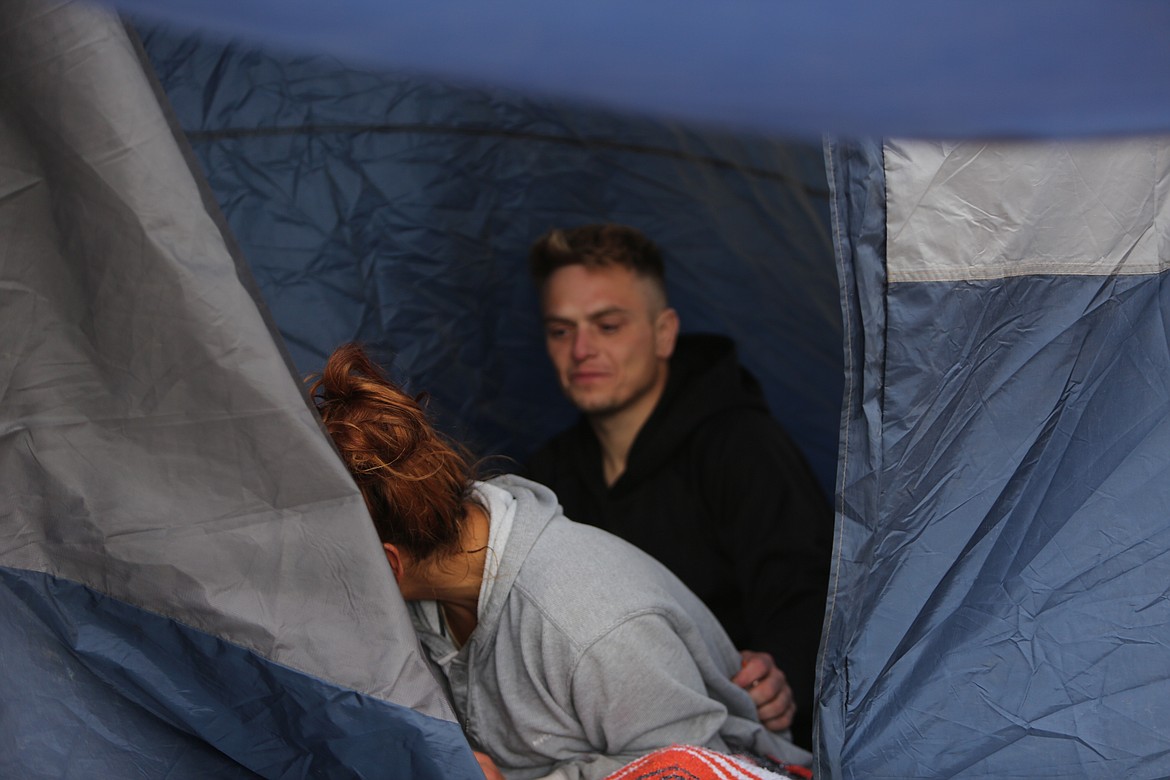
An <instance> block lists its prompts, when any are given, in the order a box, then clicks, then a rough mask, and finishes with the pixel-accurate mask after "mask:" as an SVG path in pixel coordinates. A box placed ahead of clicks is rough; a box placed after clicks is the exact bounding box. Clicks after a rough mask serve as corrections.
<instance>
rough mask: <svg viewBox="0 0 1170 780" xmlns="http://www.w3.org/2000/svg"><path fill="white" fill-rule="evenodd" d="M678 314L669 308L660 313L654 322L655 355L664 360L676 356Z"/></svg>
mask: <svg viewBox="0 0 1170 780" xmlns="http://www.w3.org/2000/svg"><path fill="white" fill-rule="evenodd" d="M678 327H679V322H678V312H676V311H675V310H674V309H672V308H670V307H669V306H668V307H666V308H665V309H663V310H662V311H660V312H658V317H657V318H656V319H655V321H654V353H655V355H656V356H657V357H659V358H661V359H662V360H666V359H667V358H669V357H670V356H671V355H673V354H674V345H675V342H677V341H678Z"/></svg>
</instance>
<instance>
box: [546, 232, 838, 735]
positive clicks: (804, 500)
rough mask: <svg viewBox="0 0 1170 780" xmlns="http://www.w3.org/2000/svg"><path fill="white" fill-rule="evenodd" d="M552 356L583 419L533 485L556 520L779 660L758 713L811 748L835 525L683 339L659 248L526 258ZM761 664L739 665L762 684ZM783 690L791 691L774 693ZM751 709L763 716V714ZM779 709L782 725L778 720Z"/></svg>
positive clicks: (550, 239)
mask: <svg viewBox="0 0 1170 780" xmlns="http://www.w3.org/2000/svg"><path fill="white" fill-rule="evenodd" d="M530 260H531V270H532V274H533V278H534V279H535V281H536V283H537V284H538V285H539V287H540V297H541V309H542V313H543V318H544V325H545V338H546V346H547V348H548V353H549V357H550V358H551V360H552V363H553V366H554V368H555V369H556V372H557V378H558V380H559V381H560V384H561V388H562V389H563V390H564V392H565V394H566V395H567V396H568V398H569V400H570V401H572V402H573V404H575V405H576V406H577V408H579V409H580V410H581V411H582V412H583V415H582V418H581V420H579V421H578V423H577V424H576V425H575V426H573V427H571V428H569V429H568V430H566V431H564V432H562V433H561V434H560V435H558V436H556V437H554V438H553V439H552V440H551V441H550V442H549V443H547V444H546V445H545V446H544V447H543V448H542V449H541V450H540V451H539V452H538V453H537V454H536V456H535V457H534V458H533V459H532V461H531V462H530V464H529V471H528V476H530V477H532V478H533V479H535V480H536V481H538V482H542V483H544V484H546V485H548V486H550V487H551V488H553V490H554V491H555V492H556V493H557V496H558V497H559V498H560V500H561V502H562V504H563V506H564V508H565V513H566V514H567V515H568V516H569V517H570V518H572V519H574V520H577V521H579V522H586V523H591V524H593V525H597V526H600V527H602V528H604V529H606V530H608V531H610V532H612V533H614V534H616V535H618V536H621V537H623V538H625V539H627V540H628V541H630V542H633V543H634V544H635V545H637V546H639V547H641V548H642V549H643V550H646V551H647V552H649V553H650V554H651V555H653V556H655V557H656V558H658V559H659V560H660V561H662V562H663V563H665V564H666V565H667V566H668V567H669V568H670V569H671V570H673V571H674V572H675V574H676V575H678V576H679V577H680V578H681V579H682V580H683V581H684V582H685V583H686V584H687V585H688V586H689V587H690V588H691V590H693V591H694V592H695V593H696V594H698V596H699V597H700V598H702V599H703V601H704V602H706V604H707V605H708V607H710V609H711V610H712V612H714V613H715V615H716V616H717V617H718V618H719V620H720V621H721V622H722V623H723V625H724V627H725V628H726V630H727V632H728V634H729V635H730V636H731V639H732V641H733V642H735V643H736V646H737V647H739V648H741V649H745V648H747V649H750V650H751V651H762V652H763V653H767V654H770V655H771V657H772V658H774V659H775V662H776V665H777V666H779V668H780V669H781V670H783V672H784V675H786V677H787V682H788V684H790V685H791V696H792V697H794V698H795V703H796V713H795V720H794V719H793V712H792V708H791V704H792V702H791V700H790V699H789V698H788V697H787V696H781V697H779V699H777V700H774V701H772V702H770V703H768V705H767V706H768V707H769V708H770V709H767V710H766V709H765V707H761V710H760V715H761V720H764V721H765V724H766V725H768V726H769V727H770V728H773V729H778V728H784V727H786V726H787V725H788V724H789V723H792V726H793V736H794V738H795V740H796V741H797V742H798V743H800V744H804V745H806V746H807V745H808V744H809V743H810V742H811V723H812V718H811V715H812V693H813V684H814V679H815V674H816V653H817V647H818V644H819V641H820V628H821V622H822V619H823V616H824V608H825V595H826V590H827V584H828V564H829V554H830V548H831V545H832V520H831V514H830V511H829V507H828V504H827V502H826V501H825V500H824V497H823V496H822V495H821V493H820V491H819V489H818V488H817V485H816V482H815V480H814V478H813V476H812V474H811V473H810V471H809V469H808V466H807V464H806V463H805V461H804V459H803V457H802V456H801V455H800V453H799V451H798V450H797V449H796V447H795V446H794V445H793V444H792V442H791V441H790V440H789V438H788V436H787V435H786V434H785V432H784V431H783V429H782V428H781V427H780V425H779V424H778V423H777V422H776V421H775V420H774V419H773V418H772V417H771V415H770V414H769V413H768V410H767V406H766V404H765V402H764V399H763V395H762V393H761V391H760V388H759V385H758V383H757V382H756V380H755V379H754V378H753V377H752V376H751V375H750V374H749V373H748V372H747V371H745V370H744V369H743V368H742V367H741V366H740V365H739V362H738V360H737V358H736V355H735V349H734V345H733V344H732V343H731V341H730V340H728V339H726V338H724V337H720V336H707V335H689V336H681V337H680V336H679V318H678V314H677V313H676V312H675V311H674V310H673V309H671V308H670V307H669V306H668V304H667V300H666V287H665V282H664V267H663V263H662V258H661V255H660V253H659V252H658V249H657V248H656V247H655V245H654V244H653V243H652V242H651V241H649V240H648V239H647V238H646V237H645V236H643V235H642V234H641V233H639V232H638V231H636V230H634V229H633V228H628V227H624V226H621V225H586V226H584V227H580V228H576V229H573V230H553V231H551V232H549V233H548V234H547V235H545V236H544V237H543V238H541V239H540V240H539V241H537V243H536V244H535V245H534V246H533V248H532V253H531V258H530ZM761 661H762V662H763V663H764V664H765V665H767V666H770V663H768V662H769V661H770V659H768V657H767V656H762V655H760V654H759V653H745V664H747V663H749V662H750V664H751V666H752V671H751V673H750V674H748V673H747V670H746V669H745V673H744V674H742V675H741V676H740V677H737V680H736V681H737V682H738V683H740V684H742V685H744V686H745V687H748V686H750V684H751V683H752V682H753V681H755V680H756V679H758V677H754V675H758V674H759V673H760V671H759V670H760V668H761V667H760V664H761ZM782 687H783V688H785V689H786V687H787V686H782ZM757 703H758V704H760V703H761V702H760V701H757ZM778 710H782V711H778Z"/></svg>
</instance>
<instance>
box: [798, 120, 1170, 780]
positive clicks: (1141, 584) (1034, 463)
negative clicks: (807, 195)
mask: <svg viewBox="0 0 1170 780" xmlns="http://www.w3.org/2000/svg"><path fill="white" fill-rule="evenodd" d="M968 146H970V147H978V145H976V144H970V145H968ZM1147 146H1148V147H1149V149H1152V150H1154V151H1153V152H1152V154H1147V153H1146V152H1145V151H1144V150H1142V149H1140V148H1137V147H1135V148H1134V149H1129V148H1126V147H1121V148H1120V149H1119V148H1118V147H1117V146H1116V145H1102V146H1101V147H1100V148H1092V147H1090V148H1084V147H1075V148H1074V147H1068V148H1064V149H1059V148H1058V149H1057V151H1058V152H1059V154H1056V155H1053V154H1051V153H1050V152H1049V148H1048V147H1037V148H1031V149H1029V148H1023V149H1009V150H1007V151H1006V152H1005V153H1004V156H1005V158H1006V159H1007V160H1010V161H1011V162H1012V163H1013V164H1012V165H1000V166H997V169H998V170H999V171H1000V179H1001V180H1000V181H994V180H991V179H989V178H988V177H986V176H985V175H980V174H975V175H973V176H970V178H969V179H968V180H967V181H965V182H964V181H963V180H962V176H963V173H964V171H965V170H966V169H968V168H969V167H970V166H973V165H976V164H977V161H978V158H979V156H980V154H982V153H986V154H993V153H995V150H994V149H992V150H986V149H977V150H976V151H975V152H974V153H968V152H967V150H966V149H964V148H963V147H962V146H959V147H957V148H954V149H949V150H946V151H945V153H943V154H942V155H940V159H943V160H944V164H943V166H942V167H943V168H946V169H947V170H950V171H951V173H950V174H949V175H946V176H937V175H933V174H931V175H924V176H923V177H921V178H916V177H915V176H913V175H910V176H907V175H905V174H904V173H902V172H899V174H898V176H899V178H898V179H897V180H896V181H895V182H893V183H891V181H890V179H889V175H890V171H891V170H894V164H893V163H891V160H892V159H894V157H897V156H899V155H901V158H903V159H908V160H911V161H913V160H914V159H916V158H918V159H922V158H929V157H930V156H931V154H933V152H934V149H918V150H915V149H914V148H913V145H911V148H910V150H909V151H905V150H903V149H900V148H899V147H897V146H891V144H889V143H887V144H886V146H885V148H884V150H883V149H879V148H877V147H876V146H872V145H871V146H867V147H863V146H854V147H848V146H844V145H840V146H837V147H834V149H833V150H832V151H831V154H830V158H831V159H832V160H833V165H832V170H833V182H834V186H835V192H836V194H837V205H838V208H839V211H838V212H837V214H838V223H837V224H838V227H839V228H840V231H841V232H842V233H847V234H848V236H849V238H848V239H845V240H842V241H841V243H840V244H839V251H840V253H841V257H842V265H843V270H842V278H843V279H844V280H845V289H846V320H847V323H848V324H849V325H850V326H851V327H849V331H850V332H851V333H858V332H860V333H862V334H864V337H863V338H862V339H861V340H860V341H858V342H857V343H854V344H853V345H852V346H851V348H850V350H849V375H850V380H849V381H848V383H847V387H848V390H847V394H846V412H845V416H844V421H843V428H842V439H843V445H842V446H843V449H844V451H845V454H844V456H843V459H842V471H841V477H840V485H841V494H840V496H839V497H838V500H839V505H838V512H839V518H838V522H839V523H841V527H840V529H839V533H838V550H837V560H836V562H835V568H834V572H833V578H832V582H833V585H832V590H833V592H832V593H831V596H830V607H829V610H828V614H827V619H826V635H825V636H826V639H825V645H824V646H823V649H822V654H823V663H822V680H821V686H822V687H821V691H822V693H821V713H820V714H821V729H820V737H819V739H820V742H819V748H820V750H819V753H818V755H819V759H818V760H819V766H818V771H819V776H821V777H833V778H873V777H890V778H893V777H940V778H941V777H990V776H994V777H999V776H1003V777H1024V776H1026V777H1030V778H1036V777H1052V778H1057V777H1060V778H1070V777H1086V778H1088V777H1102V776H1118V777H1148V778H1154V777H1165V776H1166V775H1167V773H1168V772H1170V766H1168V765H1167V762H1166V758H1165V757H1166V756H1167V755H1170V753H1168V752H1167V747H1168V744H1167V737H1166V735H1165V732H1164V730H1162V729H1161V728H1160V725H1158V724H1161V723H1164V722H1166V718H1167V716H1168V715H1170V713H1168V712H1167V707H1168V706H1170V705H1167V704H1166V702H1167V701H1168V699H1167V683H1166V681H1165V679H1164V675H1163V674H1162V673H1161V668H1162V663H1163V659H1164V657H1165V649H1166V647H1167V646H1168V645H1170V630H1168V629H1167V626H1170V622H1168V620H1167V618H1168V617H1170V615H1168V614H1167V611H1168V609H1170V603H1168V602H1167V600H1166V598H1165V582H1166V581H1167V575H1168V574H1170V572H1168V571H1167V565H1168V563H1167V555H1166V550H1167V549H1168V544H1170V531H1167V528H1166V524H1165V507H1166V506H1167V505H1168V504H1167V502H1168V500H1170V480H1168V479H1167V477H1168V476H1170V463H1168V462H1167V460H1166V453H1167V452H1168V451H1170V439H1168V437H1170V424H1168V423H1167V422H1166V420H1167V412H1168V411H1170V394H1168V392H1167V389H1166V384H1165V382H1164V379H1163V378H1164V377H1165V376H1166V372H1167V369H1170V365H1168V363H1170V353H1168V350H1167V348H1166V345H1167V343H1168V335H1170V334H1168V332H1167V329H1166V325H1165V323H1166V319H1167V318H1166V311H1167V305H1168V303H1170V299H1168V298H1167V292H1166V290H1167V286H1166V278H1165V272H1164V271H1160V270H1157V269H1158V268H1159V267H1164V266H1165V264H1166V260H1167V258H1166V255H1165V238H1164V234H1163V236H1162V237H1161V238H1159V237H1158V230H1159V228H1158V227H1157V226H1158V225H1159V224H1161V220H1162V219H1163V218H1164V214H1165V212H1166V208H1167V199H1166V194H1165V193H1166V187H1165V183H1166V176H1167V171H1166V167H1165V163H1164V160H1165V159H1166V158H1165V151H1164V150H1165V143H1164V141H1163V140H1159V139H1154V140H1152V141H1151V142H1150V143H1149V144H1148V145H1147ZM1134 155H1138V156H1139V159H1138V169H1139V170H1144V171H1146V175H1145V176H1141V177H1133V176H1129V175H1128V173H1127V172H1126V171H1125V170H1124V163H1125V162H1126V159H1127V158H1129V157H1132V156H1134ZM948 159H955V160H956V161H957V162H956V164H955V165H953V166H950V167H948V166H947V165H946V161H947V160H948ZM1056 159H1062V160H1064V167H1065V168H1066V169H1067V171H1068V172H1069V177H1067V178H1066V177H1062V176H1060V175H1056V174H1054V172H1053V167H1054V166H1055V164H1054V163H1053V160H1056ZM1035 160H1044V161H1046V164H1045V165H1030V163H1031V162H1034V161H1035ZM1147 161H1149V162H1147ZM1150 162H1155V165H1154V166H1153V167H1152V168H1151V167H1150V164H1149V163H1150ZM1055 167H1059V166H1055ZM931 170H933V169H931ZM1020 170H1030V171H1031V174H1030V175H1031V176H1032V177H1033V185H1032V186H1031V187H1028V188H1025V189H1021V188H1019V187H1012V186H1010V183H1011V179H1012V176H1013V172H1015V171H1020ZM1118 171H1121V179H1122V180H1121V181H1117V180H1115V178H1116V177H1117V176H1118ZM1102 172H1103V173H1102ZM1111 177H1113V178H1111ZM1069 179H1075V180H1076V181H1077V182H1078V184H1079V185H1081V186H1083V187H1084V188H1085V189H1087V190H1089V191H1094V192H1109V193H1111V195H1113V196H1114V197H1111V198H1109V199H1108V200H1100V201H1097V202H1096V203H1093V202H1090V203H1089V205H1088V207H1085V206H1084V201H1083V200H1082V198H1081V193H1080V191H1079V190H1080V189H1081V186H1078V187H1075V188H1068V187H1066V186H1064V183H1065V182H1066V181H1067V180H1069ZM956 180H958V183H957V184H955V183H954V182H955V181H956ZM1005 182H1007V184H1005ZM948 187H949V188H950V189H951V194H953V195H954V197H953V198H951V197H950V195H949V194H948V196H946V197H939V198H935V197H932V196H931V194H930V192H931V190H932V188H933V189H945V188H948ZM1126 192H1128V193H1129V194H1130V196H1131V197H1128V198H1127V197H1125V196H1124V195H1123V194H1122V193H1126ZM875 195H877V196H878V197H875ZM898 201H908V202H909V205H906V203H901V202H899V208H900V209H905V210H906V211H907V213H909V214H910V215H911V216H910V217H909V218H907V219H906V220H902V219H901V217H898V218H896V219H895V220H894V221H895V227H893V228H890V231H891V232H888V233H885V231H883V230H882V229H881V228H882V227H883V226H888V220H891V219H894V218H892V217H891V213H890V212H888V211H887V209H888V208H889V206H890V203H891V202H898ZM958 203H962V204H963V205H964V206H965V207H966V208H967V209H969V212H968V213H966V214H962V218H958V215H957V214H956V211H957V210H960V209H961V208H962V207H960V206H957V205H956V204H958ZM936 204H948V205H946V206H943V205H939V206H937V208H936ZM989 204H998V206H995V205H989ZM923 213H925V216H922V215H923ZM959 213H960V214H961V213H962V212H961V211H959ZM1134 213H1137V214H1139V215H1140V216H1141V218H1140V219H1135V217H1134ZM944 215H945V216H944ZM1053 215H1055V217H1056V218H1057V219H1062V220H1064V221H1067V222H1070V223H1074V224H1069V225H1065V226H1063V227H1061V228H1060V229H1041V230H1032V231H1029V227H1030V226H1033V225H1041V226H1043V227H1044V228H1050V227H1052V226H1050V225H1046V224H1044V223H1045V221H1046V220H1049V219H1050V218H1052V217H1053ZM1000 218H1010V219H1011V220H1012V222H1013V224H1016V225H1018V226H1019V228H1018V231H1017V236H1018V241H1017V247H1018V246H1024V247H1026V250H1027V251H1026V252H1023V253H1021V254H1020V255H1018V256H1015V257H1008V256H1004V255H996V253H994V252H988V251H981V250H984V249H985V247H980V246H971V245H968V244H965V243H959V244H955V243H948V241H947V240H946V239H947V238H948V237H949V236H950V235H951V234H952V232H961V231H960V230H959V229H957V228H955V229H954V230H952V228H953V227H954V226H966V225H970V224H972V221H978V220H987V221H994V220H996V219H1000ZM1085 219H1088V220H1090V222H1089V232H1091V233H1093V234H1094V236H1095V237H1096V238H1098V239H1099V240H1100V241H1101V244H1102V246H1106V247H1108V250H1107V252H1108V254H1105V255H1104V256H1100V255H1098V254H1096V253H1095V252H1094V251H1093V250H1094V249H1096V247H1089V248H1088V251H1087V252H1085V253H1084V254H1085V256H1081V255H1080V254H1077V255H1070V256H1061V255H1060V254H1059V252H1058V251H1056V250H1058V249H1060V248H1062V247H1064V246H1065V244H1066V243H1067V242H1066V241H1065V237H1066V236H1068V235H1070V234H1073V233H1074V232H1075V231H1076V230H1078V229H1080V227H1081V224H1082V223H1083V221H1084V220H1085ZM1150 219H1152V220H1153V222H1152V224H1151V222H1150V221H1149V220H1150ZM915 220H917V221H918V224H917V225H916V226H912V225H910V224H909V223H911V222H913V221H915ZM930 222H934V223H941V224H943V225H945V226H950V227H944V228H941V229H935V231H934V232H933V233H930V234H929V236H928V237H927V238H921V239H918V238H913V239H908V238H907V236H911V235H914V234H915V231H914V230H912V229H911V228H912V227H917V228H918V229H921V228H922V223H930ZM1131 222H1133V223H1134V224H1136V225H1138V226H1139V227H1140V226H1141V225H1142V224H1145V225H1146V229H1145V230H1141V229H1138V228H1135V229H1134V230H1132V231H1130V230H1129V228H1128V225H1129V223H1131ZM1103 226H1104V227H1103ZM1151 231H1153V232H1152V233H1151ZM883 233H885V235H883ZM997 235H999V234H997ZM1146 236H1149V237H1151V239H1152V240H1150V241H1148V242H1146V243H1143V241H1144V238H1145V237H1146ZM907 243H913V244H914V246H906V245H905V244H907ZM1071 246H1072V250H1071V251H1074V252H1075V251H1077V249H1078V248H1079V247H1082V246H1083V244H1073V245H1071ZM918 254H921V255H922V256H925V257H926V258H927V259H928V260H929V259H930V257H931V255H932V254H933V255H935V257H936V262H935V263H934V264H933V265H934V267H935V268H936V269H938V270H937V271H936V274H937V275H938V276H942V277H946V276H954V275H955V273H954V268H956V267H964V266H965V267H966V272H965V273H964V274H962V276H966V278H952V279H948V280H945V281H944V280H939V281H897V282H891V281H890V279H889V276H895V277H898V278H905V277H906V276H907V275H908V274H907V272H906V271H905V270H904V268H905V266H906V264H907V263H906V258H907V257H911V256H915V255H918ZM1142 255H1144V257H1143V256H1142ZM1030 262H1041V264H1042V265H1043V266H1044V267H1045V268H1047V269H1048V272H1047V273H1042V274H1037V273H1016V267H1017V266H1020V267H1025V266H1026V265H1027V264H1028V263H1030ZM1086 263H1099V264H1101V265H1103V266H1104V267H1106V268H1108V269H1109V270H1108V271H1107V272H1105V273H1089V272H1086V271H1085V270H1084V267H1083V266H1084V265H1085V264H1086ZM988 269H1000V270H1001V272H1000V273H999V276H998V278H984V277H985V276H987V275H988V273H987V271H988ZM1135 269H1137V270H1135ZM1151 269H1152V270H1151ZM910 275H912V274H910Z"/></svg>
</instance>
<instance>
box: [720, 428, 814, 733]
mask: <svg viewBox="0 0 1170 780" xmlns="http://www.w3.org/2000/svg"><path fill="white" fill-rule="evenodd" d="M705 434H706V435H705V436H704V441H703V442H702V445H701V446H700V447H699V448H697V451H698V452H700V453H701V458H702V463H701V464H699V466H698V468H697V473H698V474H699V475H700V480H701V482H702V492H703V495H704V500H705V503H706V504H707V506H708V510H709V511H711V512H712V513H713V515H714V517H716V518H717V519H718V522H717V523H716V533H717V538H718V544H719V546H720V548H721V549H722V550H723V552H724V554H725V555H726V556H727V557H728V558H729V560H730V561H731V565H732V568H733V571H734V572H735V576H736V578H737V580H738V589H739V592H740V593H741V594H742V603H743V604H744V609H745V614H746V615H747V616H748V618H749V626H750V627H751V628H750V634H749V636H747V637H745V638H741V639H740V641H742V642H743V644H744V645H745V646H744V647H741V648H739V649H741V650H761V651H766V652H769V653H771V654H772V656H773V657H774V658H775V660H776V665H777V666H778V667H780V669H781V670H783V671H784V673H785V675H786V676H787V677H788V680H789V684H790V685H791V686H792V690H793V694H794V695H795V697H796V700H797V706H798V710H797V723H796V725H795V726H794V729H793V731H794V734H796V735H797V736H798V739H800V740H801V741H805V740H807V739H808V738H809V732H810V730H811V714H812V710H813V701H812V698H813V686H814V680H815V676H816V658H817V648H818V646H819V643H820V635H821V623H822V622H823V620H824V612H825V597H826V591H827V588H828V578H829V558H830V555H831V551H832V533H833V529H832V522H833V518H832V511H831V508H830V505H829V503H828V501H827V500H826V499H825V498H824V496H823V495H822V493H821V491H820V488H819V486H818V485H817V483H816V481H815V477H814V476H813V475H812V472H811V470H810V469H809V468H808V465H807V463H806V462H805V460H804V458H803V456H802V455H801V454H800V452H799V450H797V448H796V445H795V444H793V443H792V441H791V439H789V438H788V435H787V434H786V433H785V432H784V430H783V429H782V428H781V427H780V426H779V424H778V423H776V422H775V420H773V419H772V418H771V417H770V416H766V415H739V416H736V417H732V418H731V419H724V420H720V421H719V423H718V424H717V425H712V426H710V427H709V429H708V430H707V431H706V432H705Z"/></svg>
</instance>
